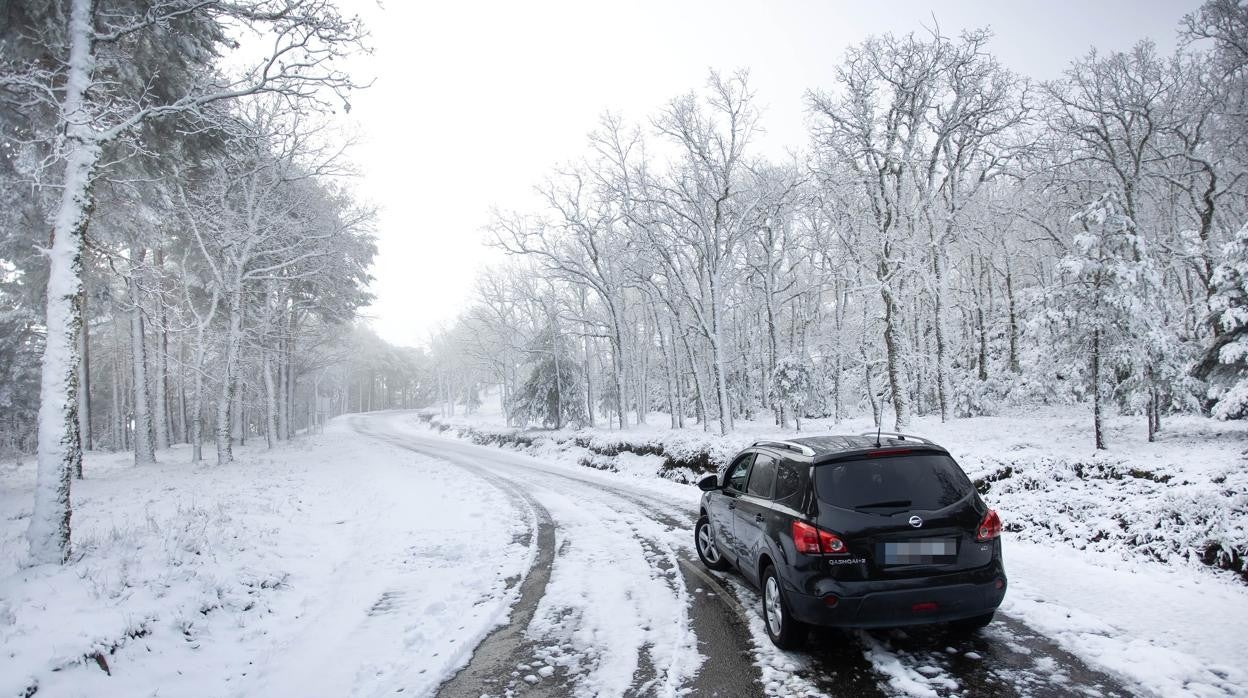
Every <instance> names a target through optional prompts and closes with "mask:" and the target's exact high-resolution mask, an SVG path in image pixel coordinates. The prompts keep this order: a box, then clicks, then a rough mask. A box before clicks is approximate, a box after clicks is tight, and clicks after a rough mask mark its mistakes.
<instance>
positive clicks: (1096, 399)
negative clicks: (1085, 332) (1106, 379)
mask: <svg viewBox="0 0 1248 698" xmlns="http://www.w3.org/2000/svg"><path fill="white" fill-rule="evenodd" d="M1092 431H1093V435H1094V436H1095V440H1096V448H1097V449H1098V450H1102V451H1103V450H1105V430H1104V428H1103V426H1102V417H1101V331H1100V330H1095V331H1093V332H1092Z"/></svg>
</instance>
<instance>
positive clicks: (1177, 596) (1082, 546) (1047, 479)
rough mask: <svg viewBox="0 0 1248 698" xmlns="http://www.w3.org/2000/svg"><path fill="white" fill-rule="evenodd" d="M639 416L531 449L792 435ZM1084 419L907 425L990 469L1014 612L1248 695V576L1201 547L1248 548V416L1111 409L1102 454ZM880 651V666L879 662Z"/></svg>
mask: <svg viewBox="0 0 1248 698" xmlns="http://www.w3.org/2000/svg"><path fill="white" fill-rule="evenodd" d="M490 397H493V396H490ZM648 421H649V425H640V426H636V427H633V428H630V429H628V430H626V431H624V432H620V431H618V430H607V429H601V428H599V429H594V430H576V431H566V430H565V431H564V432H553V433H551V432H547V433H537V434H535V435H536V436H537V437H538V438H537V440H536V441H535V442H534V444H533V445H532V446H530V447H529V448H528V449H527V450H528V451H529V452H531V453H535V454H538V455H540V456H541V457H542V458H543V459H544V460H551V461H558V462H563V463H564V464H566V465H567V466H568V467H574V466H575V465H576V464H578V463H579V464H581V465H585V464H586V463H589V464H592V465H593V466H594V467H599V468H611V469H614V470H616V471H618V472H619V473H620V475H621V476H626V477H634V478H641V479H647V478H654V477H655V476H656V475H657V474H658V472H659V471H660V470H661V464H662V461H663V459H662V458H661V457H659V456H653V455H649V456H638V455H635V454H632V453H622V454H619V455H616V456H604V455H601V454H598V453H593V452H591V451H590V450H589V449H587V448H585V447H584V446H583V445H581V444H586V443H594V444H609V443H632V444H642V445H644V444H655V443H657V444H662V445H664V446H665V447H666V450H667V452H668V453H671V452H673V451H680V450H685V451H689V450H698V449H701V450H704V451H708V452H711V453H732V452H735V450H736V449H738V448H740V447H741V446H743V445H745V444H747V443H749V442H751V441H753V440H755V439H757V438H760V437H775V436H782V435H786V434H788V435H791V432H781V431H778V430H777V429H776V427H775V426H774V425H771V424H767V423H765V422H744V423H738V425H737V426H738V432H737V433H734V434H732V435H729V436H727V437H720V436H717V435H715V434H707V433H705V432H702V431H699V430H698V429H697V428H696V427H695V428H693V429H685V430H683V431H682V430H670V429H668V428H666V427H667V417H666V416H665V415H660V414H655V415H650V417H649V419H648ZM435 422H438V423H442V424H448V425H452V426H459V427H468V428H471V429H473V430H474V431H475V432H476V433H477V434H480V433H505V432H506V431H507V428H506V426H505V423H504V420H503V418H502V416H501V410H500V409H499V408H498V405H497V401H496V400H487V401H486V404H485V405H484V406H483V409H482V410H481V411H479V412H478V413H476V414H473V415H462V414H460V415H457V416H454V417H449V418H444V417H435ZM1089 422H1090V420H1089V418H1088V416H1087V415H1086V414H1084V413H1083V411H1082V410H1071V409H1057V408H1041V409H1035V410H1031V411H1029V412H1027V413H1026V414H1017V415H1013V416H1002V417H983V418H975V419H962V420H954V421H951V422H948V423H941V422H940V421H939V420H938V419H932V418H919V419H916V420H915V424H914V426H913V427H912V428H911V429H910V431H911V432H913V433H916V434H921V435H923V436H926V437H929V438H932V439H934V440H936V441H937V442H938V443H941V444H942V445H944V446H945V447H946V448H948V449H949V450H950V451H951V452H952V453H953V454H954V456H955V457H956V458H957V459H958V460H959V462H960V463H962V465H963V467H964V468H965V469H966V470H967V472H968V474H970V475H971V477H972V478H986V479H988V480H989V482H988V483H987V486H988V492H987V493H986V494H985V499H986V500H987V501H988V502H989V503H990V504H991V505H992V506H994V507H995V508H997V510H998V511H999V512H1000V514H1001V516H1002V519H1003V521H1004V522H1005V524H1006V527H1007V533H1006V548H1005V555H1006V565H1007V570H1008V571H1009V573H1010V581H1011V590H1010V593H1009V594H1008V595H1007V597H1006V602H1005V604H1004V606H1003V610H1004V611H1005V612H1006V613H1007V614H1009V615H1010V616H1012V617H1015V618H1017V619H1020V620H1022V621H1023V622H1025V623H1026V624H1027V625H1029V626H1030V627H1031V628H1033V629H1035V630H1037V631H1039V632H1040V633H1042V634H1044V635H1048V636H1050V637H1051V638H1053V639H1054V640H1055V641H1056V642H1058V643H1059V644H1060V645H1061V646H1062V647H1063V648H1064V649H1066V650H1068V651H1070V652H1072V653H1074V654H1076V655H1077V656H1079V657H1081V658H1083V659H1084V660H1085V661H1087V662H1088V663H1089V664H1090V665H1091V666H1093V667H1097V668H1100V669H1103V670H1106V671H1108V672H1110V673H1112V674H1114V675H1117V676H1119V677H1121V678H1122V679H1123V680H1125V681H1126V682H1128V685H1132V686H1134V687H1135V689H1136V690H1143V691H1147V692H1152V693H1155V694H1157V695H1166V696H1170V695H1246V694H1248V671H1245V667H1246V666H1248V636H1245V635H1244V634H1243V633H1242V632H1240V630H1239V629H1240V628H1241V627H1242V625H1243V623H1244V622H1245V621H1248V585H1246V584H1245V580H1244V579H1243V578H1241V577H1239V576H1237V575H1236V574H1235V573H1233V572H1230V571H1224V570H1219V569H1216V568H1215V567H1211V566H1208V565H1206V564H1205V563H1204V562H1202V561H1201V560H1200V558H1201V556H1202V553H1203V552H1204V551H1205V550H1206V549H1207V547H1208V546H1209V544H1210V543H1216V544H1217V545H1218V546H1219V547H1220V548H1221V549H1222V550H1223V551H1226V550H1231V549H1234V550H1239V551H1243V550H1245V549H1248V532H1246V530H1245V528H1246V524H1248V458H1246V457H1245V456H1246V455H1248V451H1246V449H1248V430H1246V425H1244V424H1243V423H1235V422H1229V423H1228V422H1217V421H1213V420H1209V419H1204V418H1200V417H1190V416H1181V417H1173V418H1170V419H1168V420H1167V421H1166V423H1165V429H1164V431H1163V432H1162V433H1161V435H1160V439H1159V441H1158V442H1156V443H1148V442H1147V440H1146V438H1145V433H1144V424H1143V421H1142V419H1140V418H1134V417H1132V418H1114V419H1111V420H1110V422H1109V423H1110V428H1109V430H1108V439H1109V442H1110V446H1111V449H1110V450H1109V451H1108V452H1099V453H1098V452H1096V451H1095V450H1094V449H1093V448H1092V445H1091V440H1090V437H1089V434H1088V430H1089ZM803 426H804V429H803V431H804V432H807V433H862V432H866V431H868V430H870V429H871V426H872V425H871V424H870V423H869V421H867V420H864V419H857V420H849V421H847V422H844V423H842V424H839V425H835V424H832V423H831V421H830V420H815V421H813V422H808V423H805V424H804V425H803ZM449 433H454V430H452V431H451V432H449ZM600 450H601V449H600ZM1006 469H1008V470H1006ZM1002 641H1008V638H1005V637H1003V638H1002ZM784 661H785V660H784V659H783V658H781V659H777V660H776V662H778V663H779V664H783V663H784ZM889 664H890V662H889V661H884V660H881V662H880V665H879V666H877V667H876V668H877V670H880V671H883V672H885V673H887V672H888V665H889ZM912 678H915V677H906V676H902V677H901V678H900V679H899V680H898V681H897V682H895V684H894V686H893V687H894V688H895V689H896V690H899V691H902V692H913V693H918V694H923V693H924V692H925V691H929V690H931V689H930V685H931V682H927V683H924V682H922V681H919V682H918V683H915V681H912V680H911V679H912ZM938 678H939V677H938ZM917 679H919V680H921V679H923V677H922V676H918V677H917ZM907 686H909V687H910V688H907ZM914 686H920V687H924V688H922V690H919V689H915V688H914Z"/></svg>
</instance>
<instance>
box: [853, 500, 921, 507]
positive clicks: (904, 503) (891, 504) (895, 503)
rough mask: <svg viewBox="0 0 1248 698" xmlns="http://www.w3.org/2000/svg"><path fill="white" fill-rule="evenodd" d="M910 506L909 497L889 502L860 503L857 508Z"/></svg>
mask: <svg viewBox="0 0 1248 698" xmlns="http://www.w3.org/2000/svg"><path fill="white" fill-rule="evenodd" d="M908 506H910V500H909V499H894V500H891V501H888V502H874V503H872V504H859V505H858V506H856V507H854V508H855V509H894V508H898V507H908Z"/></svg>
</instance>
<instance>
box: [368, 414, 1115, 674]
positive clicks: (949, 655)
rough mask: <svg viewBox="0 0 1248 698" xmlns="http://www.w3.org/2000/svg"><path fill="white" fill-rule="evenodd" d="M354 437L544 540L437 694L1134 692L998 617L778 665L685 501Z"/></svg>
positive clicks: (469, 449)
mask: <svg viewBox="0 0 1248 698" xmlns="http://www.w3.org/2000/svg"><path fill="white" fill-rule="evenodd" d="M350 424H351V427H352V429H354V430H355V431H356V432H357V433H359V434H361V435H364V436H367V437H369V438H372V439H377V440H380V441H383V442H385V443H388V444H390V445H393V446H397V447H402V448H407V449H410V450H413V451H416V452H419V453H422V454H426V455H429V456H434V457H436V458H438V459H441V460H444V461H447V462H450V463H454V464H456V465H458V466H460V467H462V468H464V469H465V470H467V471H468V472H469V473H472V474H473V475H475V476H476V477H478V478H480V479H481V480H483V481H485V482H488V483H490V485H491V486H493V487H497V488H499V489H500V490H501V491H503V492H507V493H510V495H511V496H513V497H521V498H523V499H524V500H525V501H526V502H527V503H528V505H529V506H531V507H534V516H533V517H532V519H531V520H533V521H538V522H540V521H547V520H548V521H549V522H550V525H551V526H552V527H553V534H552V533H551V532H544V531H543V530H542V529H541V528H540V527H539V528H538V530H537V531H536V532H535V538H536V539H537V541H538V547H539V550H538V552H537V554H536V555H535V557H534V565H533V567H532V569H531V570H530V572H529V573H528V576H527V577H526V580H525V583H524V584H523V585H522V589H521V595H520V602H519V603H517V604H516V606H515V608H514V609H513V614H512V617H511V620H510V622H509V623H508V624H507V625H505V626H503V627H502V628H500V629H499V630H498V631H496V632H495V633H494V634H493V635H491V636H490V637H489V638H487V639H486V641H485V642H484V643H482V645H481V647H480V648H479V649H478V651H477V652H476V654H475V655H474V657H473V659H472V661H471V662H470V663H469V664H468V666H467V667H466V668H465V669H464V670H463V671H461V672H459V673H458V674H457V675H456V676H455V677H454V678H453V679H451V680H450V681H448V682H447V683H445V684H443V685H442V687H441V690H440V692H441V694H443V695H452V696H461V695H463V696H469V695H471V696H479V695H485V694H488V695H510V694H521V693H523V694H527V695H569V694H570V695H675V694H677V693H679V692H683V691H685V690H692V691H693V692H695V693H696V694H699V695H743V696H744V695H757V694H759V693H760V692H766V693H768V694H773V695H873V694H875V695H884V694H890V693H907V694H912V695H961V694H964V693H967V692H971V693H985V692H991V693H992V694H994V695H1067V694H1069V693H1071V692H1074V691H1085V690H1086V691H1088V692H1094V693H1096V694H1099V695H1127V694H1129V693H1130V691H1128V690H1126V689H1125V688H1123V687H1122V686H1121V685H1120V684H1119V683H1118V682H1117V681H1115V680H1114V679H1112V678H1111V677H1108V676H1106V675H1104V674H1101V673H1099V672H1096V671H1094V670H1091V669H1089V668H1088V667H1087V666H1086V665H1085V664H1084V663H1083V662H1082V661H1081V660H1080V659H1078V658H1076V657H1074V656H1073V655H1071V654H1069V653H1067V652H1064V651H1062V650H1061V649H1059V648H1058V647H1056V646H1055V645H1054V644H1053V643H1052V642H1051V641H1049V640H1048V639H1046V638H1045V637H1043V636H1042V635H1041V634H1039V633H1037V632H1035V631H1033V630H1031V629H1029V628H1028V627H1027V626H1025V625H1023V624H1022V623H1020V622H1019V621H1017V620H1014V619H1010V618H1008V617H1002V618H1001V619H1000V620H998V621H997V622H995V623H994V624H993V625H992V626H991V627H990V628H989V629H988V630H987V631H985V632H984V633H983V634H981V635H979V636H976V637H972V638H960V637H954V636H951V635H949V634H947V633H945V632H943V631H941V630H939V629H920V630H912V631H908V632H901V631H893V632H873V633H864V632H840V631H820V632H818V633H816V636H815V638H814V643H813V644H812V649H811V650H809V651H807V652H804V653H782V652H779V651H777V650H775V649H774V648H773V647H772V646H771V645H770V643H769V642H768V641H767V639H766V636H765V635H764V634H763V632H762V627H761V622H760V621H759V619H758V613H757V605H758V599H757V595H756V594H755V592H754V591H753V590H752V589H750V588H749V587H748V586H746V585H745V584H744V583H743V582H742V581H741V579H740V578H739V577H737V576H736V575H732V574H728V575H717V574H710V573H708V572H706V571H705V570H703V569H702V568H701V567H700V566H698V565H697V563H696V562H693V561H694V560H696V558H695V557H694V554H693V551H692V546H691V545H690V542H691V538H692V536H691V528H692V523H693V519H694V515H695V513H696V507H697V491H696V490H695V489H693V488H690V487H687V486H677V485H673V484H672V483H668V482H663V481H657V480H655V481H647V480H638V479H630V478H624V477H620V476H618V475H614V474H609V473H600V472H598V471H595V470H592V469H587V468H569V467H567V466H566V465H564V464H560V463H554V462H545V461H543V460H540V459H537V458H533V457H530V456H527V455H522V454H518V453H513V452H509V451H504V450H500V449H496V448H490V447H483V446H475V445H472V444H468V443H465V442H462V441H457V440H454V439H449V438H443V437H440V436H437V435H434V434H433V433H432V432H430V431H428V430H426V429H424V428H422V427H419V426H417V423H416V420H415V419H414V418H413V416H412V415H410V414H403V413H389V414H377V415H362V416H355V417H352V418H351V421H350ZM543 541H546V543H544V542H543ZM545 544H550V545H553V546H554V550H553V551H547V550H545V549H544V548H543V546H544V545H545Z"/></svg>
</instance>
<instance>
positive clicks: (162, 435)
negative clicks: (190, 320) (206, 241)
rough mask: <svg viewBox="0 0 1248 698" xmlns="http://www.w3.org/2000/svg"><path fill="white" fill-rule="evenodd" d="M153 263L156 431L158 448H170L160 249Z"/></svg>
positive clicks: (166, 348) (166, 341)
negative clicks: (155, 316)
mask: <svg viewBox="0 0 1248 698" xmlns="http://www.w3.org/2000/svg"><path fill="white" fill-rule="evenodd" d="M152 254H153V262H154V264H155V267H156V288H157V289H158V292H157V296H156V299H157V303H156V312H157V316H158V318H159V321H160V326H159V327H158V328H157V330H158V331H159V333H160V337H159V342H158V344H159V346H158V347H157V350H156V380H155V381H153V384H154V386H155V389H156V396H155V398H156V405H155V417H156V423H155V425H154V426H155V429H156V448H169V422H170V420H169V329H168V325H169V322H168V316H167V313H166V312H165V293H164V291H165V275H164V266H165V254H164V252H163V251H161V249H160V248H159V247H157V248H156V249H155V250H154V251H153V253H152Z"/></svg>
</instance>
